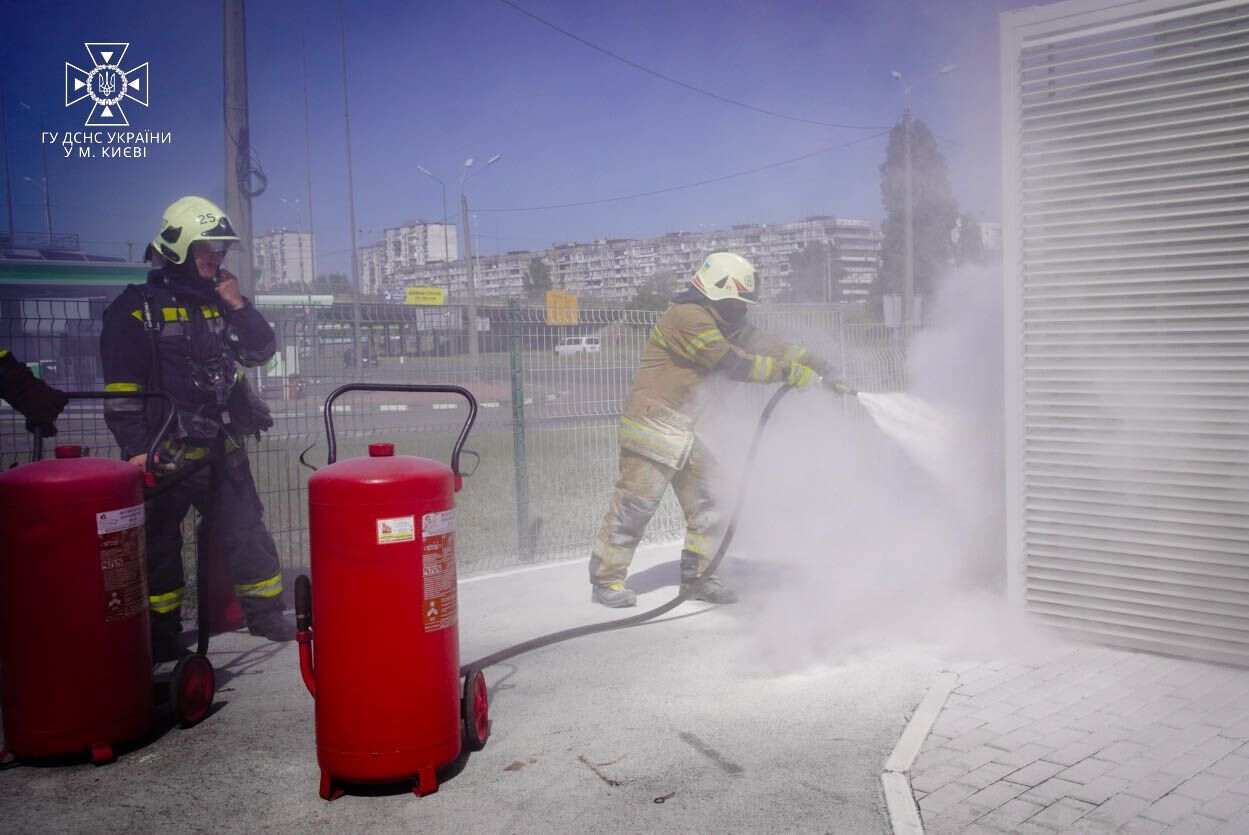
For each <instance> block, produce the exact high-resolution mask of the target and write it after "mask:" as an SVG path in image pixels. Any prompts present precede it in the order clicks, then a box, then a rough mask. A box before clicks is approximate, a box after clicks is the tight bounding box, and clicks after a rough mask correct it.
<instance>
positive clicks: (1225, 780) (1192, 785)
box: [1175, 774, 1236, 800]
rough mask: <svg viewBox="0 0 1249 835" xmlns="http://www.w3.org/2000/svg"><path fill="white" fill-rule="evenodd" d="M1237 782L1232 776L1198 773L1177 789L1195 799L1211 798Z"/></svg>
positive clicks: (1179, 792)
mask: <svg viewBox="0 0 1249 835" xmlns="http://www.w3.org/2000/svg"><path fill="white" fill-rule="evenodd" d="M1235 784H1236V781H1235V780H1234V779H1232V778H1231V777H1219V776H1218V775H1216V774H1198V775H1197V776H1196V777H1192V778H1189V779H1188V780H1185V781H1184V782H1183V783H1181V784H1180V786H1179V788H1177V789H1176V790H1175V791H1176V792H1177V793H1178V794H1182V795H1186V796H1187V797H1191V798H1194V799H1195V800H1211V799H1213V798H1215V797H1217V796H1218V795H1220V794H1222V793H1223V792H1225V791H1227V790H1228V789H1230V788H1231V787H1232V786H1234V785H1235Z"/></svg>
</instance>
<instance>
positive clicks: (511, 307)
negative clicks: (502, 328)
mask: <svg viewBox="0 0 1249 835" xmlns="http://www.w3.org/2000/svg"><path fill="white" fill-rule="evenodd" d="M524 347H525V346H524V342H523V340H522V339H521V322H520V302H518V301H516V299H512V300H511V301H510V302H508V305H507V348H508V355H509V360H510V363H511V369H512V447H513V458H514V464H515V469H516V542H517V545H518V547H519V548H520V559H521V561H522V562H530V561H532V560H533V550H534V542H533V535H532V529H531V527H530V524H529V467H528V464H527V463H526V460H525V360H524Z"/></svg>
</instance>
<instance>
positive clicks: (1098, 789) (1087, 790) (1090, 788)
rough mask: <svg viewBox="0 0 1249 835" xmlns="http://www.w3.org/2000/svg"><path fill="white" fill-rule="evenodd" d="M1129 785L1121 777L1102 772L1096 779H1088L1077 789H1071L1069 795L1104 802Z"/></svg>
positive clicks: (1091, 801)
mask: <svg viewBox="0 0 1249 835" xmlns="http://www.w3.org/2000/svg"><path fill="white" fill-rule="evenodd" d="M1128 785H1129V782H1128V781H1127V780H1124V779H1123V778H1122V777H1111V776H1109V775H1106V774H1103V775H1102V776H1101V777H1098V778H1097V779H1096V780H1090V781H1089V782H1087V783H1085V784H1084V785H1083V786H1080V788H1078V789H1072V791H1071V797H1074V798H1075V799H1076V800H1084V801H1086V802H1088V803H1104V802H1106V801H1107V800H1108V799H1110V798H1111V797H1114V796H1115V795H1116V794H1118V793H1119V792H1121V791H1123V790H1124V789H1126V788H1127V787H1128Z"/></svg>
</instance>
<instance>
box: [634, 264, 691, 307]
mask: <svg viewBox="0 0 1249 835" xmlns="http://www.w3.org/2000/svg"><path fill="white" fill-rule="evenodd" d="M679 280H680V279H679V278H678V277H677V275H676V274H675V273H671V272H658V273H655V274H654V275H653V276H651V277H650V278H648V279H647V280H646V282H645V283H644V284H642V286H641V287H639V288H638V289H637V292H636V293H634V294H633V300H632V301H630V302H629V307H631V308H634V309H637V310H667V309H668V305H670V304H672V295H673V292H672V291H673V289H674V288H675V287H676V285H677V282H678V281H679Z"/></svg>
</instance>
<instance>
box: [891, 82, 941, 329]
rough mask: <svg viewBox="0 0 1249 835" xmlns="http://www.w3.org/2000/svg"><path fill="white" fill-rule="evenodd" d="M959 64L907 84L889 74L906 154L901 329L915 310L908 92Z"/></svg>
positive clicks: (903, 182)
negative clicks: (898, 99) (896, 91)
mask: <svg viewBox="0 0 1249 835" xmlns="http://www.w3.org/2000/svg"><path fill="white" fill-rule="evenodd" d="M956 67H958V64H947V65H945V66H944V67H942V68H941V69H939V70H937V71H935V72H931V73H929V74H928V75H926V76H924V77H922V78H920V79H919V80H918V81H912V82H910V83H907V81H906V80H905V79H904V78H903V77H902V73H900V72H898V71H897V70H893V71H892V72H891V73H889V74H890V75H891V76H893V77H894V78H896V79H897V80H898V82H899V83H900V84H901V85H902V103H903V107H902V146H903V148H904V151H905V154H904V155H905V164H904V166H903V174H902V187H903V190H904V191H905V192H906V200H905V206H904V209H905V210H904V211H903V213H902V247H903V249H904V250H905V261H904V268H903V273H902V276H903V281H902V330H903V333H906V330H907V327H908V326H909V325H911V324H913V321H912V320H913V318H914V310H915V194H914V191H913V189H912V185H911V90H913V89H914V88H915V87H916V86H918V85H919V84H920V83H921V82H923V81H927V80H928V79H929V78H932V77H933V76H934V75H945V74H946V73H948V72H952V71H953V70H954V69H955V68H956Z"/></svg>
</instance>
